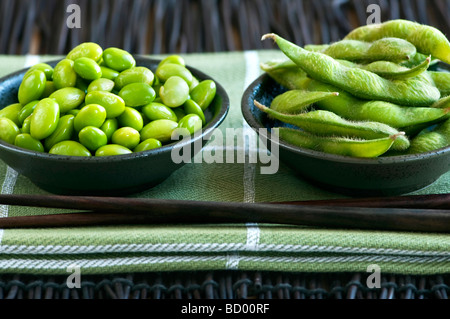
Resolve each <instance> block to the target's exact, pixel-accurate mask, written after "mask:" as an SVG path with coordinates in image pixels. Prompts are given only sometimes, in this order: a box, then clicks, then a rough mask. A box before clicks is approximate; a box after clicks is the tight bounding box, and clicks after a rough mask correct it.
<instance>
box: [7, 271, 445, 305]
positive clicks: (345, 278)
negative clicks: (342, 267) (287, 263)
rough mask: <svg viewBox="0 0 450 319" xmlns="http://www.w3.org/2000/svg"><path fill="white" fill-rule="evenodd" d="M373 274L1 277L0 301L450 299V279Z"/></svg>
mask: <svg viewBox="0 0 450 319" xmlns="http://www.w3.org/2000/svg"><path fill="white" fill-rule="evenodd" d="M368 276H369V274H368V273H352V274H350V273H342V274H335V273H323V274H298V273H278V272H277V273H275V272H271V273H266V272H242V271H227V272H225V271H224V272H180V273H173V272H171V273H145V274H144V273H142V274H140V273H135V274H118V275H106V276H105V275H102V276H100V275H97V276H94V275H90V276H82V278H81V284H80V288H68V286H67V283H66V280H67V276H51V277H50V276H49V277H42V276H39V277H37V276H31V275H20V276H19V275H6V276H5V275H3V276H0V299H274V300H275V299H449V294H450V286H449V282H450V276H406V275H382V276H381V284H380V287H379V288H377V287H374V288H368V285H367V282H366V281H367V278H368Z"/></svg>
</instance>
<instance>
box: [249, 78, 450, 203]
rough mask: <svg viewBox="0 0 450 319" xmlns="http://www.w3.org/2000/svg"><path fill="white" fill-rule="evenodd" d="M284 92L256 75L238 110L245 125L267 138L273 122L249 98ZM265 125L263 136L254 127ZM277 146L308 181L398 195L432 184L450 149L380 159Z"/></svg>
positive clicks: (449, 160)
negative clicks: (265, 130)
mask: <svg viewBox="0 0 450 319" xmlns="http://www.w3.org/2000/svg"><path fill="white" fill-rule="evenodd" d="M284 91H286V89H285V88H283V87H282V86H281V85H279V84H278V83H276V82H275V81H274V80H273V79H272V78H270V77H269V76H268V75H267V74H263V75H261V76H260V77H258V78H257V79H256V80H255V81H254V82H253V83H252V84H251V85H250V86H249V87H248V88H247V89H246V91H245V92H244V95H243V97H242V105H241V107H242V114H243V116H244V118H245V120H246V121H247V123H248V125H249V126H250V127H251V128H252V129H254V130H255V131H256V133H258V134H264V135H266V136H264V138H262V139H261V140H262V141H264V140H267V141H271V142H270V143H267V144H268V145H267V147H268V148H269V147H270V146H271V145H272V142H273V141H272V140H271V134H270V129H271V128H272V127H273V126H274V124H275V123H276V125H277V126H282V125H284V124H283V123H281V122H278V121H277V122H275V121H273V120H271V119H269V118H268V117H267V115H266V114H265V113H264V112H262V111H260V110H259V109H258V108H257V107H255V106H254V104H253V101H254V100H257V101H258V102H260V103H262V104H264V105H270V103H271V102H272V100H273V98H274V97H275V96H277V95H278V94H281V93H282V92H284ZM260 128H264V129H267V134H265V133H264V130H263V131H262V132H260V131H259V129H260ZM273 145H276V146H278V150H279V159H280V161H281V162H283V163H285V164H286V165H287V166H289V167H290V168H291V169H292V170H293V172H295V173H296V174H298V175H299V176H300V177H301V178H304V179H306V180H308V181H310V182H311V183H313V184H315V185H318V186H320V187H322V188H325V189H327V190H331V191H333V192H337V193H342V194H345V195H350V196H385V195H401V194H405V193H409V192H413V191H416V190H419V189H422V188H424V187H426V186H428V185H430V184H432V183H433V182H435V181H436V180H437V179H438V178H439V177H440V176H441V175H443V174H445V173H446V172H448V170H449V169H450V147H446V148H443V149H439V150H436V151H433V152H428V153H423V154H417V155H405V156H391V157H379V158H374V159H366V158H354V157H348V156H339V155H334V154H327V153H323V152H317V151H313V150H309V149H304V148H300V147H297V146H293V145H291V144H288V143H286V142H284V141H282V140H280V141H279V143H274V144H273Z"/></svg>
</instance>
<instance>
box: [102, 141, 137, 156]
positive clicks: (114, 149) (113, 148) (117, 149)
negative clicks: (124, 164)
mask: <svg viewBox="0 0 450 319" xmlns="http://www.w3.org/2000/svg"><path fill="white" fill-rule="evenodd" d="M131 153H133V152H132V151H131V150H130V149H128V148H126V147H125V146H122V145H118V144H107V145H105V146H102V147H100V148H99V149H97V150H96V151H95V156H115V155H126V154H131Z"/></svg>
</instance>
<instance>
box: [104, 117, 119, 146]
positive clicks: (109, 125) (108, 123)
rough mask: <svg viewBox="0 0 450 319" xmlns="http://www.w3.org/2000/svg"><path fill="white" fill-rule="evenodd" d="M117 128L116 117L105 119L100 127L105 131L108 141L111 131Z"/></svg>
mask: <svg viewBox="0 0 450 319" xmlns="http://www.w3.org/2000/svg"><path fill="white" fill-rule="evenodd" d="M118 128H119V121H118V120H117V118H113V119H106V120H105V122H104V123H103V125H102V126H100V129H101V130H102V131H103V132H105V134H106V137H107V138H108V142H109V141H110V140H111V137H112V135H113V133H114V132H115V131H116V130H117V129H118Z"/></svg>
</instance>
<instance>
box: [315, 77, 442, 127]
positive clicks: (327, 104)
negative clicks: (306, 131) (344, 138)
mask: <svg viewBox="0 0 450 319" xmlns="http://www.w3.org/2000/svg"><path fill="white" fill-rule="evenodd" d="M307 89H308V90H311V91H319V92H339V95H338V96H336V97H334V98H333V99H324V100H321V101H318V102H316V105H317V106H319V107H320V108H322V109H325V110H328V111H331V112H333V113H336V114H337V115H339V116H341V117H343V118H346V119H348V120H352V121H375V122H380V123H384V124H387V125H389V126H391V127H394V128H396V129H399V130H402V131H403V130H405V128H406V127H409V126H413V125H417V124H424V123H432V122H434V121H436V120H440V119H443V118H444V117H445V116H446V115H447V113H448V111H447V110H445V109H434V108H430V107H408V106H400V105H397V104H394V103H389V102H383V101H376V100H375V101H367V100H361V99H358V98H356V97H354V96H352V95H351V94H349V93H348V92H346V91H345V90H341V89H338V88H337V87H335V86H332V85H329V84H325V83H321V82H320V81H316V80H313V81H310V82H309V85H308V87H307ZM407 133H408V132H407Z"/></svg>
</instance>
